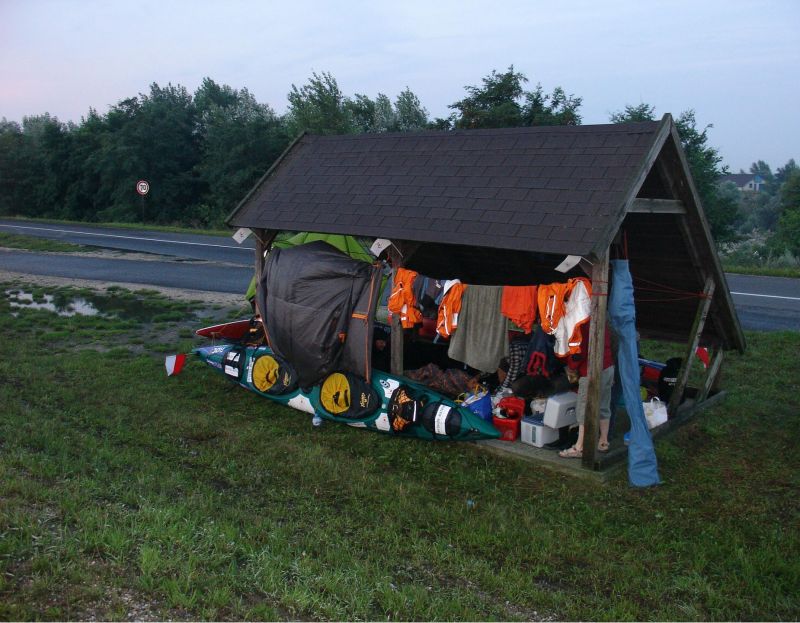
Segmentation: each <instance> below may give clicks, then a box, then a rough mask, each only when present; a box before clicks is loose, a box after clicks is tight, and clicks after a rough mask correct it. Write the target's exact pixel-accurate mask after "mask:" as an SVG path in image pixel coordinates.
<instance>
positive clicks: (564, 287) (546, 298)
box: [537, 283, 569, 335]
mask: <svg viewBox="0 0 800 623" xmlns="http://www.w3.org/2000/svg"><path fill="white" fill-rule="evenodd" d="M568 290H569V285H568V284H567V283H551V284H549V285H545V286H539V291H538V294H537V300H538V303H539V323H540V324H541V325H542V331H544V332H545V333H548V334H550V335H553V334H554V333H555V332H556V327H557V326H558V323H559V322H560V320H561V317H562V316H563V315H564V299H565V298H566V297H567V292H568Z"/></svg>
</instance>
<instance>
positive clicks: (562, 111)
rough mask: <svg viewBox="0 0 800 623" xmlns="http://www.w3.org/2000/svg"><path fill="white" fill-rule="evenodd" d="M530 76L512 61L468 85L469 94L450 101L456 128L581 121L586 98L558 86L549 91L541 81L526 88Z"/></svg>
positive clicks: (439, 123) (443, 122)
mask: <svg viewBox="0 0 800 623" xmlns="http://www.w3.org/2000/svg"><path fill="white" fill-rule="evenodd" d="M526 82H528V79H527V78H526V77H525V75H524V74H522V73H520V72H515V71H514V66H513V65H511V66H509V68H508V69H507V70H506V71H505V72H504V73H498V72H497V71H495V70H492V73H491V74H489V75H488V76H486V77H485V78H483V81H482V86H466V87H464V88H465V89H466V90H467V93H468V95H467V97H465V98H464V99H462V100H459V101H457V102H455V103H454V104H450V106H449V108H452V109H454V110H455V111H456V113H455V118H454V119H453V120H452V125H453V126H454V127H456V128H468V129H473V128H510V127H519V126H536V125H578V124H580V122H581V117H580V115H579V114H578V109H579V108H580V106H581V103H582V98H580V97H575V96H574V95H567V94H566V93H565V92H564V89H562V88H561V87H556V88H555V89H554V90H553V92H552V93H551V94H549V95H548V94H546V93H545V92H544V89H543V88H542V85H541V84H537V85H536V88H535V89H534V90H533V91H525V89H524V84H525V83H526ZM434 123H435V124H436V126H437V127H446V126H447V125H448V120H444V119H437V120H436V121H435V122H434Z"/></svg>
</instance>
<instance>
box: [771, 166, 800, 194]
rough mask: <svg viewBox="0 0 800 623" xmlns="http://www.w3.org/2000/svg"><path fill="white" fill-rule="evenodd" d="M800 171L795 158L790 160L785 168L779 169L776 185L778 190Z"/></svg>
mask: <svg viewBox="0 0 800 623" xmlns="http://www.w3.org/2000/svg"><path fill="white" fill-rule="evenodd" d="M798 169H800V167H798V166H797V164H796V163H795V161H794V158H790V159H789V161H788V162H787V163H786V164H785V165H784V166H782V167H778V170H777V171H775V184H776V186H777V187H778V189H780V187H781V186H782V185H783V183H784V182H785V181H786V180H788V179H789V177H790V176H791V175H792V174H793V173H794V172H795V171H797V170H798Z"/></svg>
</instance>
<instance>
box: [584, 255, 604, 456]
mask: <svg viewBox="0 0 800 623" xmlns="http://www.w3.org/2000/svg"><path fill="white" fill-rule="evenodd" d="M607 307H608V249H606V250H605V251H604V252H603V254H602V255H601V256H600V257H599V258H597V260H596V261H595V262H594V263H593V264H592V306H591V311H590V318H591V321H590V322H591V324H590V325H589V345H588V346H589V361H588V362H587V367H586V374H587V376H588V377H589V387H588V389H587V392H586V410H585V411H584V414H585V415H584V422H583V466H584V467H585V468H587V469H594V468H595V452H596V451H597V437H598V430H599V428H598V427H599V419H600V378H601V377H602V375H603V351H604V347H605V338H606V310H607Z"/></svg>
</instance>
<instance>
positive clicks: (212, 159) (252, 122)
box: [189, 78, 289, 226]
mask: <svg viewBox="0 0 800 623" xmlns="http://www.w3.org/2000/svg"><path fill="white" fill-rule="evenodd" d="M209 93H211V94H212V96H209ZM219 94H222V95H223V97H218V96H217V95H219ZM195 106H196V107H197V108H198V110H199V111H200V113H199V114H200V118H201V128H202V132H203V138H204V141H203V146H202V150H203V152H202V159H201V161H200V162H199V163H198V164H197V167H196V173H197V175H198V177H199V178H200V179H202V181H203V183H204V185H205V188H206V191H205V193H204V195H203V197H202V199H201V205H200V206H199V207H198V208H197V209H196V210H193V211H192V213H191V216H190V217H189V220H190V221H191V222H194V223H197V224H202V225H211V226H219V225H222V223H223V221H224V219H225V217H226V216H227V215H228V213H229V212H230V211H231V210H232V209H233V208H234V207H235V206H236V204H237V203H238V201H239V200H240V199H241V198H242V197H243V196H244V195H245V193H246V192H247V191H248V190H249V189H250V188H251V187H252V186H253V184H255V183H256V181H257V180H258V178H259V177H260V176H261V175H262V174H263V173H264V171H266V170H267V169H268V168H269V166H270V165H271V164H272V162H274V161H275V159H276V158H277V157H278V156H279V155H280V154H281V152H283V150H284V149H285V148H286V146H287V145H288V144H289V136H288V134H287V129H286V125H285V123H284V122H283V120H282V119H281V118H280V117H278V116H277V115H276V114H275V112H274V111H273V110H272V109H271V108H270V107H269V106H267V105H266V104H259V103H258V102H257V101H256V99H255V97H253V95H252V94H251V93H250V92H249V91H248V90H247V89H242V90H241V91H236V90H234V89H231V88H230V87H228V86H223V87H219V86H218V85H216V84H215V83H214V82H213V81H212V80H210V79H209V78H206V79H205V80H204V81H203V84H202V85H201V86H200V88H199V89H198V90H197V92H196V93H195Z"/></svg>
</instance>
